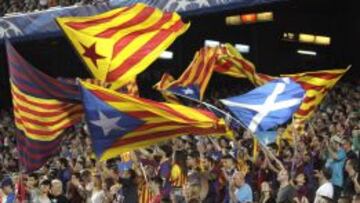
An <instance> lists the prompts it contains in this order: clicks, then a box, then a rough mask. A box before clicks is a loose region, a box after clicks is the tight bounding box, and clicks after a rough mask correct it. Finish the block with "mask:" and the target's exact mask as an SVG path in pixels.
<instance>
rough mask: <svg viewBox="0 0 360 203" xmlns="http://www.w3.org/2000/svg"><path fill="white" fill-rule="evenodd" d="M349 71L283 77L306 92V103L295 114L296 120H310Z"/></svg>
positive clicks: (335, 70) (341, 70)
mask: <svg viewBox="0 0 360 203" xmlns="http://www.w3.org/2000/svg"><path fill="white" fill-rule="evenodd" d="M348 70H349V68H346V69H333V70H321V71H313V72H305V73H298V74H284V75H282V76H283V77H290V78H292V79H293V80H294V81H295V82H297V83H298V84H300V85H301V86H302V88H303V89H304V90H305V91H306V94H305V98H304V101H303V103H302V104H301V106H300V108H299V110H298V111H297V112H296V113H295V119H300V120H306V119H308V118H310V117H311V116H312V115H313V113H314V111H315V109H316V107H317V106H318V105H319V104H320V103H321V101H322V100H323V99H324V97H325V96H326V94H327V93H328V91H329V90H330V89H331V88H333V87H334V85H335V84H336V82H337V81H338V80H340V78H341V77H342V76H343V75H344V74H345V73H346V72H347V71H348Z"/></svg>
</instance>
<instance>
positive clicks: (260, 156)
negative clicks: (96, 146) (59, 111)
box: [0, 83, 360, 203]
mask: <svg viewBox="0 0 360 203" xmlns="http://www.w3.org/2000/svg"><path fill="white" fill-rule="evenodd" d="M213 99H215V98H213ZM359 101H360V85H359V84H357V85H354V84H350V83H349V84H339V85H337V86H336V87H335V88H334V89H333V90H331V91H330V93H329V95H328V96H327V97H326V99H325V101H324V102H323V103H322V105H321V106H320V108H319V109H318V110H317V112H316V114H315V115H314V116H313V118H312V119H311V120H310V122H309V123H308V124H307V126H306V130H305V132H304V133H301V134H297V136H296V138H295V139H293V140H292V141H288V140H278V141H277V142H275V143H269V144H268V145H267V146H264V147H260V148H259V149H258V150H255V151H257V153H256V154H257V155H256V156H255V155H254V154H255V153H254V144H253V143H254V142H253V139H252V135H251V133H249V132H248V131H241V130H239V131H238V132H237V133H236V136H235V139H234V140H229V139H228V138H226V137H215V136H214V137H211V136H197V135H191V136H183V137H180V138H176V139H172V140H170V141H168V142H165V143H159V144H158V145H156V146H151V147H148V148H143V149H138V150H135V151H131V152H128V153H124V154H122V155H121V156H119V157H117V158H114V159H111V160H107V161H106V162H99V161H97V160H96V158H95V156H94V154H93V153H92V150H91V140H90V139H89V136H88V135H87V134H86V130H84V127H82V126H77V127H75V128H74V129H72V130H70V131H68V132H67V133H66V135H65V139H64V141H63V143H62V145H61V153H60V154H59V155H58V156H56V157H54V158H52V159H51V160H49V162H48V163H47V164H46V165H44V166H43V167H42V168H41V169H39V170H38V171H35V172H33V173H30V174H24V173H19V170H21V166H20V165H19V163H18V161H17V156H18V155H17V151H16V139H15V136H14V134H15V133H17V131H16V130H15V126H14V124H13V122H12V116H11V115H10V113H9V112H6V111H2V112H1V113H0V116H1V117H0V118H1V120H0V162H1V163H2V164H1V165H0V169H1V170H0V180H1V185H0V186H1V188H0V200H1V202H6V203H10V202H34V203H50V202H57V203H63V202H64V203H65V202H71V203H83V202H84V203H120V202H125V203H136V202H141V203H144V202H149V203H165V202H172V203H183V202H186V203H200V202H201V203H222V202H225V203H249V202H259V203H271V202H276V203H292V202H293V203H307V202H315V203H332V202H342V203H358V202H360V176H359V168H360V167H359V149H360V102H359ZM283 130H284V128H283V127H279V128H278V129H277V132H278V134H279V135H280V134H282V132H283ZM278 137H279V136H278Z"/></svg>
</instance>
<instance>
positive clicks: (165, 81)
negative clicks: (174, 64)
mask: <svg viewBox="0 0 360 203" xmlns="http://www.w3.org/2000/svg"><path fill="white" fill-rule="evenodd" d="M173 81H175V79H174V77H173V76H172V75H170V74H169V73H164V74H163V76H162V77H161V79H160V81H159V82H158V83H156V84H155V85H154V86H153V88H154V89H157V90H159V91H160V92H161V94H162V96H163V97H164V99H165V101H167V102H169V103H175V104H176V103H180V101H179V100H178V98H177V97H176V96H175V95H173V94H171V92H168V91H164V90H166V89H167V88H169V86H170V85H171V83H172V82H173Z"/></svg>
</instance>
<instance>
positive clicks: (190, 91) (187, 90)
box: [183, 88, 194, 95]
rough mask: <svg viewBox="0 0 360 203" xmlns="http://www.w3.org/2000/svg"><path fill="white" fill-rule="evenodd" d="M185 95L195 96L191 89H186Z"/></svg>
mask: <svg viewBox="0 0 360 203" xmlns="http://www.w3.org/2000/svg"><path fill="white" fill-rule="evenodd" d="M183 92H184V94H186V95H188V94H194V90H192V89H191V88H186V89H184V90H183Z"/></svg>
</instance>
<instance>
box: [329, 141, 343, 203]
mask: <svg viewBox="0 0 360 203" xmlns="http://www.w3.org/2000/svg"><path fill="white" fill-rule="evenodd" d="M342 144H343V140H342V139H341V138H340V137H339V136H336V135H335V136H333V137H331V140H330V144H328V143H326V145H327V150H328V155H327V156H328V157H327V160H326V167H328V168H329V169H331V174H332V176H331V183H332V184H333V186H334V200H335V201H337V200H338V198H339V197H340V194H341V191H342V187H343V184H344V166H345V160H346V153H345V150H344V149H343V148H342Z"/></svg>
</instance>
